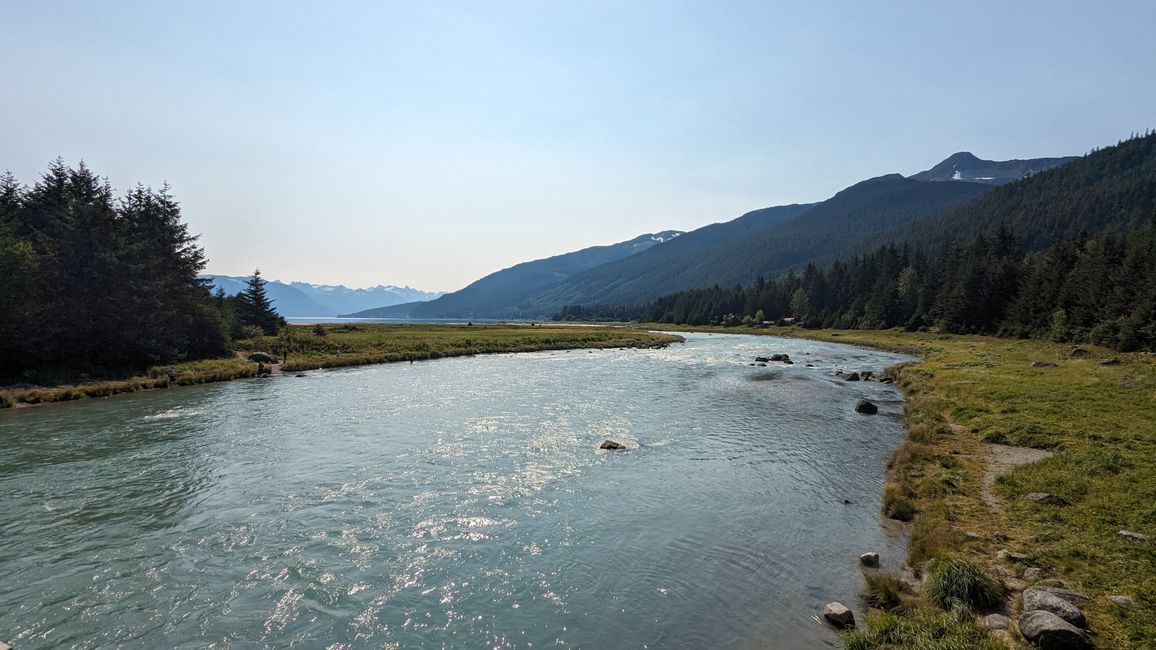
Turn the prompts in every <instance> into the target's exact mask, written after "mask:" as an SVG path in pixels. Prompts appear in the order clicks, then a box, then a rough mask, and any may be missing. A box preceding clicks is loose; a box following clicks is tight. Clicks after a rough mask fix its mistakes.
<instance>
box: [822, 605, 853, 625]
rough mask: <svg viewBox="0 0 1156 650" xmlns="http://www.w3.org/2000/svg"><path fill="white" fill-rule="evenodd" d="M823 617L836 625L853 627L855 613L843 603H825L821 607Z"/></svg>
mask: <svg viewBox="0 0 1156 650" xmlns="http://www.w3.org/2000/svg"><path fill="white" fill-rule="evenodd" d="M823 618H825V619H827V620H828V621H830V622H831V624H832V625H835V626H836V627H855V614H854V612H852V611H851V610H849V609H847V606H846V605H844V604H843V603H827V606H826V607H824V608H823Z"/></svg>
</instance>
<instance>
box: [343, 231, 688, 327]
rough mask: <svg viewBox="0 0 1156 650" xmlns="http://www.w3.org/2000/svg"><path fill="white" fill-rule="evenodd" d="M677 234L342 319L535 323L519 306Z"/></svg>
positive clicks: (560, 258)
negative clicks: (528, 320) (527, 320)
mask: <svg viewBox="0 0 1156 650" xmlns="http://www.w3.org/2000/svg"><path fill="white" fill-rule="evenodd" d="M682 234H683V233H682V232H680V231H677V230H664V231H662V232H657V233H647V234H645V235H639V236H638V237H635V238H634V239H631V240H629V241H624V242H619V243H617V244H611V245H609V246H592V247H590V248H584V249H582V250H580V251H575V252H573V253H566V254H564V255H556V256H554V257H548V258H546V259H541V260H534V261H532V262H523V263H521V264H517V265H514V266H511V267H510V268H508V269H503V270H501V271H497V272H495V273H491V274H489V275H487V276H486V277H484V278H482V279H480V280H478V281H476V282H473V283H472V284H470V285H469V286H467V287H465V288H464V289H462V290H460V291H455V292H453V293H449V294H446V295H444V296H442V297H440V298H438V299H436V300H432V301H429V302H411V303H407V304H401V305H394V306H386V307H379V308H377V309H369V310H365V311H360V312H357V313H348V314H343V315H345V316H350V317H356V318H520V317H525V318H535V317H538V316H539V315H540V314H541V313H542V312H541V311H531V309H530V308H529V307H528V306H527V305H524V304H523V303H525V301H526V299H527V298H528V297H529V296H531V295H533V294H535V293H536V292H538V291H540V290H542V289H545V288H547V287H550V286H552V285H555V284H557V283H558V282H561V281H563V280H565V279H566V278H569V277H570V276H572V275H574V274H575V273H580V272H582V271H585V270H587V269H591V268H594V267H597V266H602V265H604V264H608V263H610V262H613V261H615V260H619V259H622V258H625V257H630V256H632V255H636V254H638V253H641V252H643V251H646V250H648V249H651V248H654V247H655V246H658V245H659V244H665V243H667V242H672V241H677V239H678V238H679V237H680V236H681V235H682Z"/></svg>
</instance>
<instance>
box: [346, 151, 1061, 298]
mask: <svg viewBox="0 0 1156 650" xmlns="http://www.w3.org/2000/svg"><path fill="white" fill-rule="evenodd" d="M1072 160H1076V159H1073V158H1037V159H1032V160H1009V161H985V160H981V159H979V158H977V157H975V156H973V155H972V154H970V153H958V154H954V155H952V156H950V157H948V158H947V159H945V160H944V161H943V162H941V163H939V164H937V165H935V166H934V167H932V168H931V169H929V170H927V171H925V172H920V173H919V174H915V175H913V176H911V177H904V176H901V175H899V174H888V175H885V176H879V177H877V178H872V179H868V180H865V181H862V182H860V183H856V184H855V185H852V186H850V187H848V188H846V189H844V190H842V191H840V192H838V193H836V194H835V195H834V196H832V197H831V198H829V199H827V200H825V201H822V202H820V203H814V204H802V205H799V204H796V205H786V206H777V207H771V208H764V209H761V210H755V211H753V212H748V213H746V214H744V215H742V216H741V217H739V218H737V219H734V220H732V221H728V222H724V223H715V224H711V225H709V226H705V227H703V228H699V229H697V230H693V231H691V232H688V233H685V234H683V235H682V236H680V237H678V238H677V239H674V240H673V241H670V242H667V243H664V244H663V245H662V246H653V247H651V248H649V249H647V250H643V251H641V252H637V253H635V254H629V255H619V256H618V257H617V258H615V259H613V260H605V261H603V262H601V263H598V264H589V265H588V266H586V268H581V269H578V268H575V267H570V268H567V272H566V273H558V274H552V275H551V274H547V275H534V274H531V275H533V276H534V277H535V278H536V281H525V279H524V278H521V279H518V278H520V277H521V276H520V274H521V273H523V272H529V271H531V270H532V269H537V268H538V267H536V266H533V265H538V264H541V263H543V262H545V261H544V260H538V261H536V262H529V263H527V265H531V266H530V267H529V268H526V265H518V266H515V267H512V268H510V269H506V270H505V271H500V272H499V273H496V274H494V275H491V276H487V277H486V278H483V279H482V280H479V281H478V282H476V283H475V284H474V285H470V287H467V288H466V289H463V290H462V291H460V292H457V293H454V294H448V295H447V296H444V297H443V298H441V299H439V300H436V301H433V302H430V303H425V304H407V305H398V306H396V307H392V308H387V309H385V310H380V311H374V312H373V314H372V315H374V316H385V317H398V318H404V317H418V318H423V317H424V318H433V317H457V318H469V317H474V318H480V317H491V318H545V317H548V316H550V315H552V314H555V313H557V312H558V311H559V310H560V309H561V308H562V307H564V306H566V305H587V306H589V305H624V304H640V303H644V302H647V301H650V300H653V299H654V298H657V297H659V296H662V295H666V294H670V293H674V292H678V291H683V290H687V289H693V288H699V287H710V286H713V285H719V286H722V287H733V286H735V285H739V284H746V283H750V282H752V281H753V280H755V279H756V278H758V277H760V276H762V277H765V278H773V277H776V276H778V275H782V274H784V273H786V272H788V271H790V270H791V269H798V268H801V267H803V266H805V265H806V264H808V263H812V262H814V263H817V264H824V263H828V262H830V261H832V260H834V259H835V258H837V257H840V256H848V255H852V254H856V253H859V252H862V251H865V250H868V247H869V246H871V245H874V244H875V243H876V242H878V241H879V240H880V239H881V238H882V239H893V238H895V236H896V233H899V232H903V231H905V229H908V228H911V227H913V226H912V224H916V223H919V222H922V221H923V220H925V219H927V218H929V217H930V216H931V215H935V214H937V213H940V212H942V211H944V210H948V209H950V208H952V207H953V206H957V205H960V204H963V203H967V202H969V201H972V200H975V199H977V197H982V196H985V195H986V194H987V193H990V192H993V191H998V190H1000V189H1002V188H1001V187H999V186H1000V184H1001V183H1007V182H1011V181H1014V180H1017V179H1020V178H1023V177H1029V176H1032V177H1034V176H1036V175H1038V176H1044V175H1047V174H1049V173H1052V172H1054V171H1056V170H1063V169H1066V166H1065V163H1068V162H1069V161H1072ZM949 181H950V182H949ZM1004 187H1006V185H1005V186H1004ZM947 227H948V229H950V224H948V225H947ZM562 257H565V256H562ZM551 259H552V260H553V259H555V258H551ZM505 274H511V275H509V276H507V275H505ZM359 315H365V316H367V315H369V314H368V313H366V314H359Z"/></svg>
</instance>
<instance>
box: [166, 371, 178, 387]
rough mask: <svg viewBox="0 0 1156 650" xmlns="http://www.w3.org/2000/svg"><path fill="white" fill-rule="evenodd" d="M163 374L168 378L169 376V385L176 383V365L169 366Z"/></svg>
mask: <svg viewBox="0 0 1156 650" xmlns="http://www.w3.org/2000/svg"><path fill="white" fill-rule="evenodd" d="M165 374H166V375H168V378H169V383H168V385H169V386H172V385H173V384H174V383H176V381H177V367H176V366H169V369H168V372H167V373H165Z"/></svg>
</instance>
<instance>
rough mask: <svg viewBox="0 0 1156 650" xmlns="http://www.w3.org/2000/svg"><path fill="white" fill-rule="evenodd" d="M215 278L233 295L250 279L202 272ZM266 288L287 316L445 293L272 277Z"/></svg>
mask: <svg viewBox="0 0 1156 650" xmlns="http://www.w3.org/2000/svg"><path fill="white" fill-rule="evenodd" d="M200 277H202V278H207V279H209V280H211V281H212V284H213V290H214V291H216V290H217V288H221V289H224V290H225V293H226V294H229V295H234V294H237V293H240V292H241V291H243V290H244V289H245V286H246V280H247V278H246V277H244V276H235V275H202V276H200ZM265 291H266V292H267V293H268V295H269V298H270V299H271V300H273V301H274V302H273V306H274V307H275V308H276V309H277V311H278V313H280V314H281V315H282V316H287V317H310V316H336V315H338V314H340V313H343V312H347V311H356V310H359V309H367V308H370V307H380V306H383V305H396V304H398V303H402V302H412V301H418V300H432V299H434V298H437V297H439V296H441V295H443V294H444V292H427V291H420V290H418V289H413V288H411V287H394V286H385V285H378V286H376V287H371V288H369V289H350V288H349V287H345V286H342V285H328V284H308V283H305V282H291V283H289V284H285V283H284V282H281V281H279V280H271V281H269V282H268V283H267V284H266V285H265Z"/></svg>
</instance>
